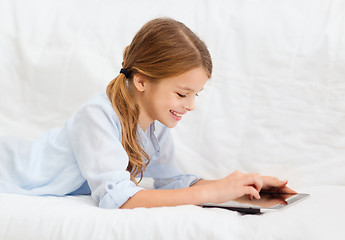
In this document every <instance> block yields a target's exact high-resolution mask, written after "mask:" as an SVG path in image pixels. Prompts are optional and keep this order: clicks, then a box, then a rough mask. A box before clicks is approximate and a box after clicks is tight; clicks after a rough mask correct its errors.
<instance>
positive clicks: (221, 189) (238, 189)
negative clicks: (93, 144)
mask: <svg viewBox="0 0 345 240" xmlns="http://www.w3.org/2000/svg"><path fill="white" fill-rule="evenodd" d="M286 184H287V181H280V180H279V179H277V178H274V177H261V176H260V175H259V174H256V173H248V174H245V173H242V172H240V171H235V172H233V173H232V174H230V175H228V176H226V177H225V178H222V179H219V180H199V181H198V182H196V183H195V184H193V186H192V187H188V188H181V189H167V190H141V191H139V192H138V193H137V194H135V195H134V196H133V197H131V198H130V199H128V201H127V202H126V203H125V204H123V205H122V206H121V208H135V207H162V206H177V205H185V204H194V205H199V204H202V203H206V202H212V203H222V202H226V201H229V200H233V199H236V198H239V197H241V196H243V195H246V194H247V195H249V196H254V197H255V198H256V199H260V194H259V192H260V190H261V189H270V188H272V187H274V188H282V189H285V188H286V189H288V188H287V187H286Z"/></svg>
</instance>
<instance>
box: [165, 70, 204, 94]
mask: <svg viewBox="0 0 345 240" xmlns="http://www.w3.org/2000/svg"><path fill="white" fill-rule="evenodd" d="M165 80H166V81H164V82H165V83H166V84H167V85H170V86H172V87H175V88H180V89H183V90H187V91H200V90H202V88H203V87H204V85H205V83H206V81H207V80H208V75H207V74H206V72H205V70H204V69H203V68H196V69H193V70H190V71H187V72H185V73H182V74H180V75H177V76H175V77H171V78H167V79H165ZM162 82H163V81H162Z"/></svg>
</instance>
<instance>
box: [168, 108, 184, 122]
mask: <svg viewBox="0 0 345 240" xmlns="http://www.w3.org/2000/svg"><path fill="white" fill-rule="evenodd" d="M170 112H171V114H172V116H173V118H174V119H175V120H176V121H180V120H181V119H182V115H183V114H184V113H178V112H175V111H173V110H170Z"/></svg>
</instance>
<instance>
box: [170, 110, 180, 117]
mask: <svg viewBox="0 0 345 240" xmlns="http://www.w3.org/2000/svg"><path fill="white" fill-rule="evenodd" d="M170 112H171V113H172V114H174V115H175V116H177V117H182V114H180V113H177V112H174V111H173V110H170Z"/></svg>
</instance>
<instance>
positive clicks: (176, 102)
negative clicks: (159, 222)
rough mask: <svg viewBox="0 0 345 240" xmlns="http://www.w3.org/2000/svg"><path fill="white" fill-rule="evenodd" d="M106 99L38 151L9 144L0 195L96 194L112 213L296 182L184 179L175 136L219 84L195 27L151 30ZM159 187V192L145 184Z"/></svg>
mask: <svg viewBox="0 0 345 240" xmlns="http://www.w3.org/2000/svg"><path fill="white" fill-rule="evenodd" d="M122 67H123V68H122V69H121V71H120V74H119V75H118V76H117V77H116V78H115V79H114V80H112V81H111V82H110V84H109V85H108V87H107V90H106V93H104V94H101V95H99V96H96V97H94V98H93V99H91V100H90V101H89V102H87V103H86V104H85V105H84V106H82V107H81V108H80V109H79V110H78V111H77V112H76V113H75V114H74V115H72V117H71V118H69V119H68V120H67V121H66V123H65V125H64V126H63V127H60V128H55V129H52V130H50V131H48V132H46V133H45V134H43V135H42V136H41V137H40V138H38V139H37V140H36V141H34V142H32V143H31V142H28V141H25V140H20V139H17V138H9V137H7V138H2V139H1V142H0V143H1V144H0V156H1V163H0V164H1V167H0V191H1V192H9V193H20V194H29V195H56V196H63V195H66V194H91V195H92V197H93V198H94V199H95V200H96V201H97V202H98V203H99V206H100V207H102V208H120V207H121V208H135V207H158V206H175V205H182V204H201V203H205V202H213V203H221V202H225V201H228V200H231V199H235V198H238V197H241V196H242V195H246V194H247V195H248V196H249V197H255V198H257V199H259V198H260V194H259V192H260V190H261V189H269V188H276V189H277V188H278V189H279V190H280V191H283V192H287V191H292V190H291V189H289V188H287V187H286V184H287V181H280V180H278V179H277V178H274V177H262V176H260V175H259V174H255V173H249V174H245V173H241V172H239V171H236V172H234V173H232V174H230V175H228V176H226V177H225V178H223V179H219V180H209V181H208V180H201V179H199V178H198V177H197V176H195V175H190V174H183V173H182V172H181V170H179V169H178V167H177V165H176V164H175V162H174V161H173V151H174V149H173V145H172V140H171V136H170V133H169V128H172V127H175V126H176V124H177V123H178V121H180V120H181V119H182V117H183V115H184V114H186V113H187V112H189V111H192V110H193V108H194V98H195V96H196V95H197V93H198V92H199V91H201V90H202V89H203V87H204V85H205V83H206V81H207V80H208V79H209V78H210V77H211V73H212V61H211V57H210V54H209V52H208V50H207V48H206V46H205V44H204V43H203V42H202V41H201V40H200V39H199V38H198V37H197V36H196V35H195V34H194V33H193V32H192V31H191V30H190V29H188V28H187V27H186V26H185V25H183V24H182V23H180V22H177V21H175V20H172V19H167V18H160V19H155V20H152V21H150V22H148V23H147V24H145V25H144V26H143V27H142V28H141V29H140V31H139V32H138V33H137V34H136V35H135V37H134V39H133V41H132V42H131V44H130V45H129V46H128V47H127V48H126V49H125V51H124V54H123V62H122ZM143 176H145V177H152V178H153V179H154V187H155V189H153V190H145V189H143V188H141V187H139V186H138V184H137V182H136V179H135V177H139V178H140V179H139V182H140V181H141V179H142V177H143Z"/></svg>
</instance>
